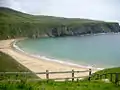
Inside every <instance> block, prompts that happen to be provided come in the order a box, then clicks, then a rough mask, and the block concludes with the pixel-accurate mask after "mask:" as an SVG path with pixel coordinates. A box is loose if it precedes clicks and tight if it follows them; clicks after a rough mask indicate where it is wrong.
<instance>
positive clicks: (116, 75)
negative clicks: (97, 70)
mask: <svg viewBox="0 0 120 90" xmlns="http://www.w3.org/2000/svg"><path fill="white" fill-rule="evenodd" d="M118 78H119V77H118V73H116V74H115V84H117V82H118Z"/></svg>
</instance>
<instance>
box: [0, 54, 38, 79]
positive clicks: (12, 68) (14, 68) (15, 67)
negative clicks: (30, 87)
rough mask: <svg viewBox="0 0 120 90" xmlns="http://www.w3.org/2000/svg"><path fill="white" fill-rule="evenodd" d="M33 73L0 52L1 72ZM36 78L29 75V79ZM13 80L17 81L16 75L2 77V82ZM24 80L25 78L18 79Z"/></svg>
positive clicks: (0, 76)
mask: <svg viewBox="0 0 120 90" xmlns="http://www.w3.org/2000/svg"><path fill="white" fill-rule="evenodd" d="M28 71H29V72H31V71H30V70H28V69H27V68H26V67H24V66H22V65H21V64H19V63H18V62H16V61H15V60H14V59H13V58H11V57H10V56H8V55H6V54H4V53H2V52H0V72H28ZM32 77H33V78H36V76H35V75H33V74H31V75H28V76H27V78H32ZM8 78H13V79H16V75H6V76H5V75H4V76H2V75H0V80H3V79H5V80H6V79H8ZM21 78H24V76H22V75H19V77H18V79H21Z"/></svg>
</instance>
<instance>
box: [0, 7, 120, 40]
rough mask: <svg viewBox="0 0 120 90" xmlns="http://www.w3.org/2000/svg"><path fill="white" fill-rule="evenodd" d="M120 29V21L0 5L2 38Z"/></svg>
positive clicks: (51, 35) (52, 35) (63, 34)
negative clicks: (46, 13)
mask: <svg viewBox="0 0 120 90" xmlns="http://www.w3.org/2000/svg"><path fill="white" fill-rule="evenodd" d="M119 31H120V26H119V24H118V23H113V22H103V21H96V20H89V19H79V18H76V19H75V18H62V17H52V16H42V15H41V16H33V15H29V14H25V13H21V12H18V11H15V10H12V9H9V8H3V7H0V39H8V38H17V37H32V38H38V37H41V36H50V37H60V36H77V35H82V34H93V33H107V32H119Z"/></svg>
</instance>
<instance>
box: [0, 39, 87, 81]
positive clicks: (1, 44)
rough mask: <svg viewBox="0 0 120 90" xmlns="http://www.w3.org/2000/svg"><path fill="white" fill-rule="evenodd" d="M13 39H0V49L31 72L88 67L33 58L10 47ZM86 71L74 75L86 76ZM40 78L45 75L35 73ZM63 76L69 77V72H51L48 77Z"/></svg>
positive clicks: (82, 69) (81, 69) (80, 69)
mask: <svg viewBox="0 0 120 90" xmlns="http://www.w3.org/2000/svg"><path fill="white" fill-rule="evenodd" d="M14 41H15V39H10V40H1V41H0V51H1V52H3V53H6V54H8V55H10V56H11V57H13V58H14V59H15V60H16V61H17V62H19V63H20V64H22V65H23V66H25V67H27V68H28V69H29V70H31V71H32V72H45V71H46V70H49V71H71V70H79V71H84V70H88V68H83V67H77V66H71V65H66V64H61V63H57V62H52V61H46V60H42V59H40V58H35V57H32V56H29V55H26V54H25V53H22V52H20V51H17V50H15V48H13V47H11V45H12V43H13V42H14ZM87 75H88V72H84V73H79V74H75V76H87ZM37 76H39V77H40V78H43V79H44V78H45V75H37ZM63 77H71V74H52V75H50V78H63Z"/></svg>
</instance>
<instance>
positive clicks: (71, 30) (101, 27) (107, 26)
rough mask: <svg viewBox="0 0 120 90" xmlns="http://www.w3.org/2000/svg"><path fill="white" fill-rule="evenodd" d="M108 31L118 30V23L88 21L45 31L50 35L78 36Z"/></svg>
mask: <svg viewBox="0 0 120 90" xmlns="http://www.w3.org/2000/svg"><path fill="white" fill-rule="evenodd" d="M109 32H114V33H117V32H120V26H119V24H118V23H89V24H82V25H77V26H66V25H61V26H58V27H53V28H51V29H49V30H47V31H46V34H47V35H48V36H50V37H61V36H78V35H84V34H95V33H109Z"/></svg>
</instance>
